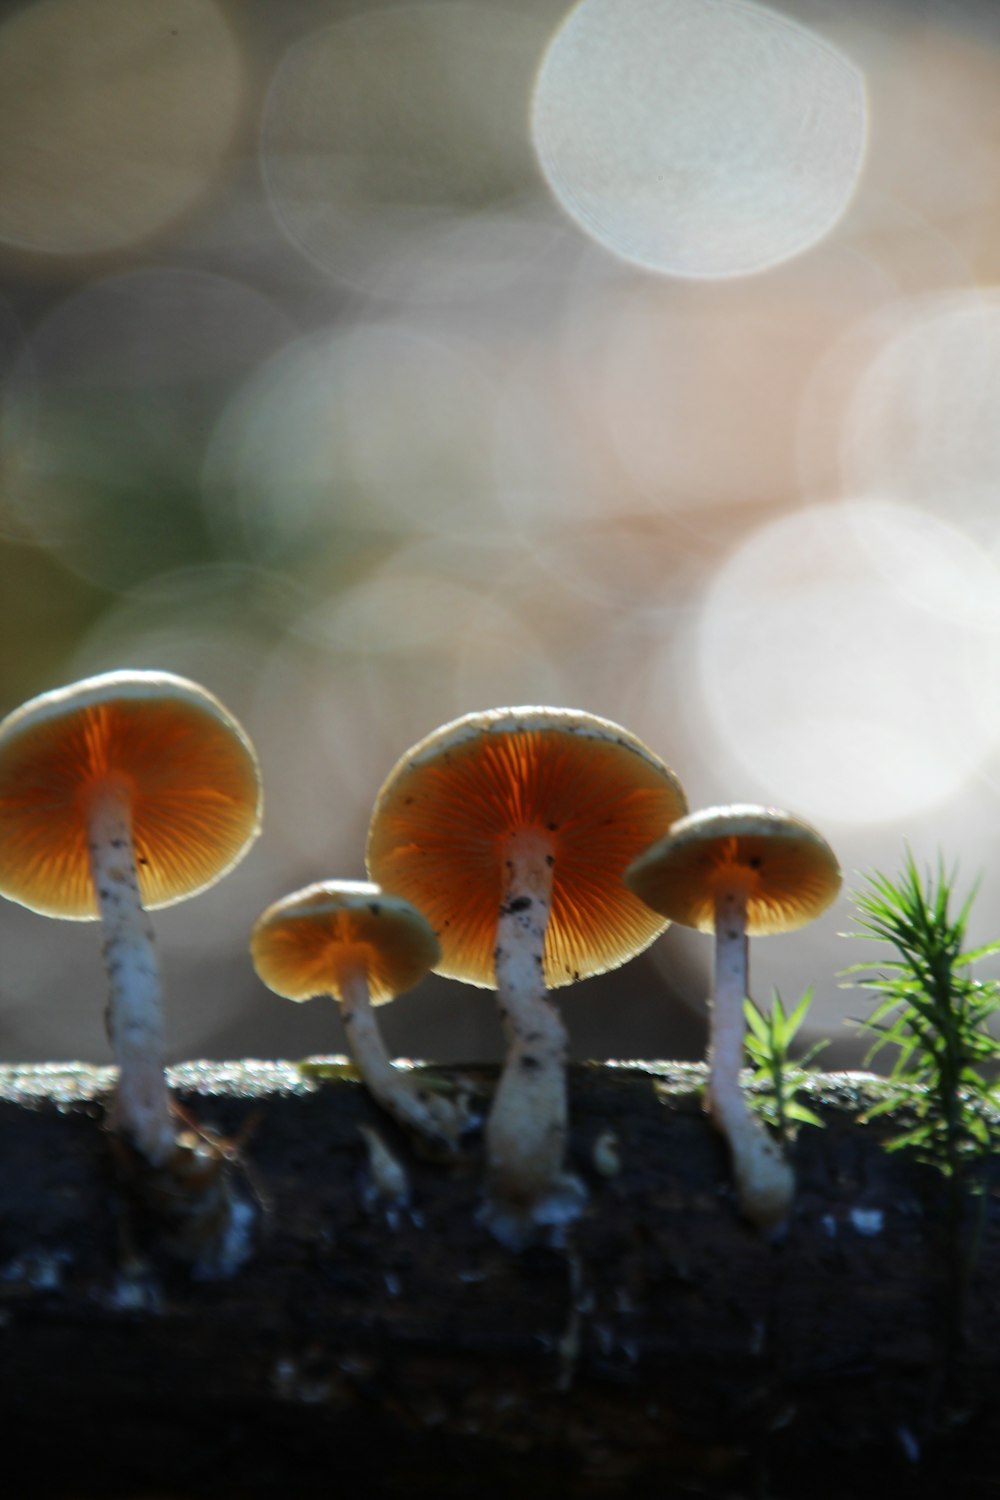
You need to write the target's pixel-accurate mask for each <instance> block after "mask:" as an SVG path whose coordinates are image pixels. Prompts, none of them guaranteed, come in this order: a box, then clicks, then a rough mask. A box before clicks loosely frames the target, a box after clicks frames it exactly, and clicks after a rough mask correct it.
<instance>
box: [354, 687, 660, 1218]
mask: <svg viewBox="0 0 1000 1500" xmlns="http://www.w3.org/2000/svg"><path fill="white" fill-rule="evenodd" d="M686 806H687V804H686V800H685V797H684V792H683V790H682V789H681V786H680V783H679V781H678V780H677V777H676V776H675V775H674V773H673V771H671V770H670V768H669V767H668V766H666V765H664V763H663V762H662V761H661V760H660V759H659V758H658V757H657V756H656V755H654V754H653V752H652V751H651V750H649V749H648V748H647V747H646V746H645V745H644V744H642V742H641V741H640V740H638V739H636V738H635V737H634V736H633V735H631V734H629V733H628V732H627V730H624V729H622V728H620V727H619V726H618V725H617V724H612V723H610V722H609V721H608V720H606V719H600V718H596V717H595V716H593V715H591V714H586V713H580V712H576V711H573V710H570V709H559V708H534V707H532V708H503V709H494V710H492V711H490V712H487V713H477V714H469V715H466V716H465V717H464V718H461V719H458V720H456V721H455V722H454V723H451V724H446V725H445V726H444V727H443V728H442V729H439V730H437V731H436V732H435V733H433V734H431V735H429V736H428V737H427V738H426V739H424V740H422V741H421V742H420V743H419V744H418V745H416V746H414V748H413V749H411V750H408V751H407V752H406V754H405V755H404V756H402V758H401V759H400V760H399V761H398V763H397V764H396V766H395V767H394V769H393V770H392V771H391V772H390V773H389V776H388V778H387V779H386V782H385V784H384V786H383V787H382V789H381V791H380V792H379V794H378V799H377V801H376V804H375V809H374V812H373V814H372V820H371V826H370V828H369V833H368V850H367V861H368V870H369V874H370V875H371V876H372V877H373V878H374V879H376V880H378V881H379V883H380V884H381V885H382V886H383V887H384V888H385V889H386V890H391V891H394V892H398V893H399V894H400V895H401V896H404V897H405V898H406V899H407V900H410V901H412V902H414V904H415V905H417V906H419V907H420V909H421V910H422V911H423V912H425V913H426V915H427V917H428V919H429V921H430V922H431V925H432V926H433V928H434V930H435V932H436V933H437V936H438V940H439V942H440V944H441V959H440V961H439V962H438V963H437V964H436V965H435V968H436V969H437V971H438V973H441V974H446V975H450V976H451V977H453V978H457V979H464V980H466V981H468V982H469V983H471V984H475V985H480V986H484V987H487V988H495V989H496V990H497V998H498V1004H499V1009H500V1016H501V1020H502V1023H503V1026H504V1031H505V1034H506V1037H507V1041H508V1044H509V1045H508V1053H507V1058H506V1061H505V1063H504V1067H503V1070H502V1072H501V1076H500V1081H499V1083H498V1086H497V1090H496V1093H495V1095H494V1098H493V1102H492V1105H491V1108H490V1113H489V1117H488V1120H487V1124H486V1154H487V1194H486V1205H485V1209H484V1219H485V1222H486V1223H487V1224H488V1226H489V1227H490V1228H491V1230H492V1231H493V1233H494V1234H495V1235H496V1236H497V1237H498V1238H499V1239H501V1240H503V1241H505V1242H506V1243H508V1244H510V1245H513V1246H518V1245H520V1244H523V1243H527V1242H528V1241H529V1240H530V1239H531V1238H533V1237H534V1236H535V1235H536V1234H537V1231H538V1227H539V1226H543V1225H558V1224H561V1223H565V1222H568V1221H570V1220H572V1219H573V1218H575V1217H576V1216H577V1215H578V1214H579V1212H580V1210H581V1207H582V1204H583V1201H584V1191H583V1187H582V1184H581V1183H580V1182H579V1181H578V1179H577V1178H576V1177H574V1176H572V1175H570V1174H569V1173H567V1172H565V1171H564V1169H563V1161H564V1155H565V1146H566V1133H567V1116H568V1108H567V1099H566V1057H567V1037H566V1030H565V1027H564V1025H563V1022H562V1020H561V1018H560V1016H559V1013H558V1011H557V1009H556V1007H555V1005H554V1004H553V1003H552V1001H551V1000H550V999H549V997H548V994H547V988H546V987H547V986H557V985H563V984H569V983H571V982H573V981H575V980H577V979H581V978H584V977H585V976H587V975H591V974H599V973H603V972H604V971H605V970H607V969H612V968H615V967H616V966H617V965H619V964H622V963H624V962H625V961H626V960H627V959H629V958H632V957H633V956H634V955H635V954H637V953H639V952H641V951H642V949H644V948H646V947H647V946H648V945H649V944H650V943H651V942H652V941H653V939H654V938H655V937H656V936H657V934H658V933H660V932H661V931H662V930H663V927H664V926H665V925H666V924H665V923H664V922H663V921H662V920H660V919H657V918H656V917H654V916H653V915H652V913H651V912H650V911H649V909H648V908H647V907H645V906H644V905H643V903H642V902H640V901H639V900H637V899H636V898H635V897H634V896H633V895H632V894H631V892H629V891H627V890H626V889H625V887H624V885H623V884H622V880H621V875H622V871H623V870H624V868H625V866H626V865H627V864H628V863H629V861H630V860H631V859H633V858H634V857H635V855H636V854H637V853H638V852H639V850H640V849H642V848H644V847H645V846H646V844H647V843H648V841H649V840H650V838H656V837H658V836H659V835H660V834H661V833H663V832H665V831H666V829H667V828H668V827H669V825H670V824H671V822H673V820H674V819H675V818H676V817H677V816H678V815H679V814H680V813H682V812H684V811H685V810H686Z"/></svg>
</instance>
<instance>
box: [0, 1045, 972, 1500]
mask: <svg viewBox="0 0 1000 1500" xmlns="http://www.w3.org/2000/svg"><path fill="white" fill-rule="evenodd" d="M435 1071H436V1072H437V1073H438V1074H441V1075H451V1074H462V1075H463V1076H464V1077H466V1078H469V1079H471V1080H472V1081H473V1082H474V1084H475V1085H476V1087H477V1088H479V1089H481V1090H482V1092H483V1094H484V1097H485V1096H486V1095H488V1092H489V1090H490V1088H491V1087H492V1084H493V1081H494V1079H495V1070H492V1069H488V1068H479V1069H476V1068H464V1069H450V1068H449V1069H438V1070H435ZM332 1073H333V1075H334V1076H332V1077H329V1078H317V1077H315V1076H306V1075H305V1074H304V1073H303V1071H302V1070H301V1069H300V1068H297V1067H295V1066H293V1065H292V1064H289V1063H275V1062H252V1061H246V1062H240V1063H231V1064H209V1063H191V1064H186V1065H185V1066H183V1067H180V1068H177V1069H174V1070H172V1083H173V1086H174V1088H175V1090H176V1094H177V1098H178V1100H179V1102H180V1104H181V1105H182V1106H183V1108H184V1110H185V1111H186V1112H188V1113H189V1114H190V1115H191V1116H192V1117H195V1118H196V1119H197V1120H198V1121H199V1122H200V1124H201V1125H202V1126H203V1127H204V1128H206V1129H209V1128H210V1129H212V1130H214V1131H217V1132H220V1133H221V1134H222V1135H223V1136H225V1137H227V1138H229V1139H231V1140H233V1141H236V1142H241V1145H240V1148H239V1151H238V1154H237V1153H236V1151H235V1148H234V1153H233V1160H232V1162H231V1164H230V1166H229V1167H228V1168H227V1173H228V1175H229V1182H230V1185H231V1189H232V1192H233V1195H234V1201H236V1202H237V1203H239V1204H240V1205H242V1208H241V1213H242V1219H243V1226H244V1228H245V1229H246V1230H247V1231H248V1237H247V1238H246V1239H245V1242H244V1243H243V1245H242V1247H241V1249H240V1252H239V1253H238V1254H236V1255H234V1257H233V1261H232V1264H231V1265H230V1266H229V1267H228V1268H226V1267H224V1266H220V1265H218V1264H216V1265H214V1266H213V1265H206V1264H198V1263H197V1262H195V1263H193V1264H188V1263H185V1262H183V1261H182V1260H180V1259H178V1258H177V1257H176V1256H175V1255H172V1254H170V1253H167V1251H166V1249H165V1248H164V1245H163V1243H162V1242H161V1240H160V1239H159V1238H158V1230H157V1227H156V1222H155V1220H153V1221H151V1220H150V1219H149V1218H148V1216H147V1217H144V1216H143V1214H142V1213H140V1212H138V1211H137V1209H136V1203H135V1200H134V1198H133V1197H132V1196H130V1190H129V1186H128V1181H127V1179H123V1177H122V1172H121V1162H120V1153H116V1152H115V1151H114V1150H113V1149H112V1143H111V1139H110V1137H109V1136H108V1134H107V1132H106V1131H105V1129H104V1127H103V1107H102V1102H101V1101H102V1099H103V1098H104V1097H105V1096H106V1094H107V1091H108V1089H109V1087H110V1085H111V1082H112V1077H111V1074H110V1071H109V1070H107V1069H94V1068H89V1067H85V1066H83V1065H47V1066H34V1067H27V1066H25V1067H8V1068H3V1069H0V1160H2V1163H3V1168H2V1179H0V1392H2V1394H3V1412H4V1417H5V1420H4V1428H3V1439H4V1461H5V1462H4V1468H5V1472H6V1473H7V1474H11V1473H15V1474H16V1473H19V1472H23V1473H26V1474H30V1476H31V1478H30V1489H29V1488H25V1489H23V1491H18V1493H25V1494H29V1493H30V1495H31V1496H32V1497H33V1500H96V1497H98V1496H100V1497H102V1500H103V1497H122V1500H167V1497H172V1500H181V1497H184V1500H187V1497H199V1500H200V1497H209V1496H213V1497H223V1500H264V1497H268V1500H270V1497H275V1496H278V1495H281V1496H286V1495H287V1496H291V1495H294V1496H296V1497H300V1496H309V1495H312V1494H313V1493H317V1494H320V1493H322V1494H323V1495H328V1494H330V1493H334V1492H337V1493H339V1492H341V1487H342V1485H343V1483H344V1481H345V1480H358V1481H360V1482H362V1483H363V1484H365V1486H366V1491H365V1493H367V1494H369V1495H385V1496H390V1497H392V1496H403V1495H404V1494H405V1495H406V1496H408V1497H410V1496H414V1495H417V1496H422V1495H434V1496H436V1497H441V1496H444V1497H447V1496H450V1495H467V1494H475V1495H476V1496H477V1497H485V1500H490V1497H494V1496H495V1497H500V1496H504V1497H507V1496H510V1495H511V1494H512V1493H516V1494H517V1495H518V1496H522V1495H523V1496H524V1497H525V1500H527V1497H531V1496H540V1495H545V1496H549V1495H555V1494H557V1493H558V1494H559V1495H566V1494H571V1495H580V1496H586V1497H589V1496H595V1497H597V1496H601V1497H608V1496H616V1495H619V1494H620V1495H626V1494H628V1495H641V1494H643V1493H657V1494H664V1493H670V1494H676V1495H687V1494H691V1495H702V1496H705V1495H707V1496H716V1495H717V1496H720V1497H721V1496H730V1497H731V1496H741V1495H747V1496H756V1495H768V1496H771V1497H781V1496H785V1495H788V1496H789V1497H791V1496H796V1497H799V1496H801V1495H802V1494H804V1493H809V1494H810V1495H812V1496H816V1495H820V1496H821V1495H825V1494H830V1495H834V1494H836V1495H842V1494H843V1493H844V1492H845V1489H847V1488H848V1487H850V1488H851V1489H856V1488H857V1475H858V1472H859V1467H858V1466H859V1464H863V1465H864V1468H865V1471H866V1475H867V1479H866V1487H867V1485H868V1484H869V1483H870V1484H871V1485H875V1484H881V1483H885V1484H886V1485H894V1486H896V1487H897V1488H898V1487H899V1486H900V1485H904V1486H905V1487H906V1488H905V1492H906V1494H907V1495H914V1494H919V1493H924V1492H926V1493H927V1494H930V1493H940V1489H941V1486H942V1484H943V1483H944V1482H945V1480H947V1483H948V1485H949V1486H950V1488H951V1489H952V1490H953V1491H955V1492H956V1493H962V1494H963V1495H964V1496H970V1495H975V1494H976V1493H979V1490H978V1489H977V1486H982V1487H983V1489H984V1490H985V1488H986V1487H987V1485H988V1484H989V1482H990V1480H992V1481H993V1483H995V1480H996V1471H997V1461H996V1458H995V1436H994V1434H995V1431H996V1419H997V1413H998V1396H1000V1355H998V1349H1000V1306H998V1304H1000V1293H998V1290H997V1288H998V1286H1000V1277H998V1271H1000V1206H998V1201H997V1195H996V1192H995V1191H993V1190H990V1191H987V1192H986V1193H985V1194H984V1195H981V1196H980V1197H979V1198H978V1199H976V1200H974V1201H970V1203H969V1204H968V1218H967V1220H966V1221H965V1222H963V1223H962V1224H959V1225H957V1226H956V1225H955V1224H953V1223H950V1222H949V1218H948V1212H947V1203H948V1196H947V1193H946V1191H945V1188H946V1184H945V1183H944V1179H943V1178H942V1177H941V1176H940V1174H939V1173H938V1172H936V1171H935V1170H934V1169H933V1168H930V1167H927V1166H925V1165H922V1164H921V1163H920V1162H918V1161H916V1160H915V1159H914V1158H913V1156H912V1155H911V1154H910V1153H907V1152H896V1153H893V1154H889V1153H887V1152H886V1151H885V1150H884V1149H883V1147H884V1142H885V1139H886V1137H887V1135H888V1134H889V1133H890V1132H891V1131H893V1130H894V1129H895V1128H897V1126H898V1121H894V1120H893V1119H892V1117H891V1116H887V1117H880V1118H879V1119H877V1120H876V1121H874V1122H873V1123H871V1124H868V1125H864V1124H859V1123H858V1120H857V1116H858V1114H859V1112H860V1111H861V1110H863V1108H864V1106H865V1104H866V1103H870V1102H871V1099H872V1097H874V1096H875V1095H876V1094H877V1092H878V1090H879V1088H880V1087H884V1085H880V1084H879V1082H878V1080H875V1079H873V1078H871V1077H870V1076H869V1075H858V1074H829V1075H822V1074H817V1075H814V1078H813V1080H812V1082H811V1083H810V1085H809V1087H808V1090H807V1093H806V1095H805V1098H806V1101H807V1102H808V1103H809V1105H810V1107H811V1108H812V1109H814V1110H815V1111H816V1112H817V1113H818V1114H819V1115H820V1116H821V1118H822V1119H823V1120H824V1125H825V1128H823V1129H818V1128H815V1127H809V1126H804V1127H802V1128H801V1130H800V1132H799V1134H798V1137H797V1139H796V1140H795V1142H794V1144H793V1146H792V1149H791V1154H792V1157H793V1161H794V1165H795V1170H796V1173H797V1177H798V1192H797V1197H796V1203H795V1211H794V1216H793V1218H792V1221H791V1223H790V1225H789V1227H788V1230H787V1233H786V1234H785V1235H784V1237H783V1238H780V1239H779V1240H777V1241H771V1240H768V1239H766V1238H763V1237H762V1236H761V1235H760V1234H759V1233H757V1232H755V1231H754V1230H753V1229H752V1228H751V1227H750V1226H749V1225H747V1224H746V1223H745V1222H744V1221H743V1220H742V1219H741V1218H740V1215H739V1212H738V1207H737V1203H736V1199H735V1196H734V1192H733V1188H732V1184H731V1181H730V1177H729V1171H728V1163H727V1160H726V1154H725V1149H724V1145H723V1143H722V1141H721V1140H720V1138H719V1137H718V1136H717V1135H716V1133H715V1132H714V1131H713V1129H712V1127H711V1126H710V1124H709V1123H708V1121H707V1120H706V1118H705V1117H704V1115H703V1113H702V1110H701V1107H700V1093H699V1091H700V1088H701V1085H702V1083H703V1080H704V1072H703V1070H702V1069H700V1068H698V1067H695V1066H684V1065H670V1064H656V1063H629V1064H582V1065H575V1066H574V1067H573V1069H572V1071H571V1078H570V1098H571V1114H572V1141H571V1165H572V1167H573V1169H574V1170H575V1171H577V1172H579V1173H580V1175H581V1176H582V1177H583V1178H584V1179H585V1180H586V1183H587V1186H588V1189H589V1193H590V1201H589V1207H588V1210H587V1212H586V1214H585V1215H584V1217H583V1218H582V1219H581V1220H580V1221H579V1222H578V1223H577V1224H576V1225H574V1226H573V1227H572V1229H571V1230H568V1231H565V1232H564V1235H563V1239H562V1242H561V1243H560V1242H558V1240H557V1241H556V1242H553V1243H550V1244H542V1245H538V1246H535V1247H532V1248H530V1249H527V1250H524V1251H521V1252H519V1253H514V1252H512V1251H509V1250H507V1249H505V1248H504V1247H502V1246H501V1245H499V1244H497V1243H496V1242H494V1241H493V1240H492V1239H491V1237H490V1236H489V1235H488V1234H487V1233H486V1231H485V1230H484V1229H483V1228H482V1226H481V1225H480V1224H479V1222H478V1220H477V1207H478V1204H479V1199H480V1183H481V1173H482V1154H481V1144H480V1142H479V1141H478V1140H476V1139H473V1140H472V1141H471V1142H470V1143H469V1145H468V1147H467V1148H466V1149H464V1150H463V1152H462V1154H461V1156H460V1158H459V1159H458V1160H457V1161H455V1162H452V1163H449V1164H443V1163H441V1162H436V1161H432V1160H427V1159H424V1158H422V1157H421V1156H420V1155H419V1154H418V1153H416V1152H415V1151H414V1150H413V1149H412V1148H411V1146H410V1145H409V1143H408V1142H407V1141H406V1140H405V1139H404V1138H403V1136H402V1135H401V1134H400V1132H399V1131H398V1130H397V1129H396V1127H395V1126H394V1125H393V1124H392V1123H391V1122H389V1121H388V1120H387V1118H386V1117H385V1116H384V1115H382V1114H381V1113H380V1112H379V1111H378V1110H377V1108H376V1107H375V1106H374V1105H373V1103H372V1102H371V1100H370V1099H369V1097H368V1095H367V1093H366V1091H365V1090H364V1089H363V1088H362V1087H361V1086H360V1085H359V1084H358V1083H357V1082H356V1081H355V1080H354V1079H353V1078H352V1076H351V1074H350V1070H349V1069H346V1068H337V1067H334V1068H333V1069H332ZM373 1130H374V1131H375V1132H377V1136H376V1138H375V1139H376V1141H377V1142H382V1143H384V1145H385V1146H386V1147H387V1148H388V1150H389V1152H390V1153H391V1155H392V1158H393V1160H394V1161H395V1162H396V1163H397V1164H398V1165H399V1166H400V1167H402V1169H403V1170H404V1172H405V1175H406V1180H407V1182H408V1188H409V1196H408V1200H407V1201H405V1202H404V1201H402V1200H399V1199H393V1198H392V1197H391V1196H387V1189H386V1188H385V1186H384V1185H383V1188H382V1189H381V1190H380V1189H379V1187H378V1182H379V1180H380V1179H379V1176H378V1173H376V1172H374V1171H373V1164H372V1155H371V1141H372V1137H371V1136H370V1132H371V1131H373ZM365 1131H367V1132H369V1134H368V1136H367V1137H366V1134H365ZM609 1133H610V1134H609ZM616 1168H618V1169H617V1170H616ZM383 1184H384V1179H383ZM974 1232H975V1233H976V1235H977V1236H978V1238H977V1240H976V1248H975V1257H974V1264H973V1266H972V1270H971V1274H970V1276H969V1278H968V1286H967V1288H965V1289H963V1288H962V1287H961V1286H960V1285H959V1278H956V1274H955V1267H956V1264H957V1260H956V1254H955V1252H956V1248H957V1249H958V1250H959V1251H960V1252H961V1253H963V1254H964V1252H965V1250H966V1248H967V1247H968V1246H970V1245H972V1243H973V1241H972V1235H973V1233H974ZM807 1486H808V1488H807ZM925 1487H926V1488H925Z"/></svg>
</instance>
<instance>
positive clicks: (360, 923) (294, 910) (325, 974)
mask: <svg viewBox="0 0 1000 1500" xmlns="http://www.w3.org/2000/svg"><path fill="white" fill-rule="evenodd" d="M250 953H251V956H252V958H253V964H254V968H255V969H256V970H257V973H258V975H259V977H260V978H261V979H262V980H263V981H264V983H265V984H266V985H267V987H268V989H271V990H274V992H275V994H277V995H283V996H284V997H285V998H286V999H287V1000H311V999H312V998H313V996H314V995H333V996H334V997H335V999H336V1000H337V1001H338V1003H339V1005H340V1018H341V1020H342V1021H343V1023H344V1030H345V1032H346V1033H347V1041H348V1045H349V1047H350V1051H351V1055H352V1057H353V1058H354V1060H355V1062H356V1064H357V1067H358V1071H359V1072H360V1074H361V1076H362V1078H363V1079H364V1081H365V1083H366V1084H367V1085H368V1088H369V1089H370V1090H371V1092H372V1094H373V1095H374V1097H375V1098H376V1099H377V1100H378V1102H379V1104H381V1105H382V1107H383V1109H385V1110H387V1111H388V1112H389V1114H391V1115H393V1116H394V1118H395V1119H397V1120H398V1121H399V1123H400V1124H401V1125H404V1126H407V1127H408V1128H409V1129H411V1130H414V1131H416V1132H417V1134H418V1135H419V1136H420V1137H421V1138H422V1139H423V1140H425V1141H426V1142H427V1143H428V1144H429V1145H431V1146H433V1147H434V1148H436V1149H438V1150H444V1151H447V1152H453V1151H454V1150H455V1147H456V1144H457V1142H458V1138H459V1136H460V1135H461V1133H462V1131H463V1130H466V1129H468V1128H469V1126H470V1124H471V1120H470V1117H469V1114H468V1111H467V1109H466V1106H465V1103H464V1101H462V1100H451V1099H447V1098H444V1097H442V1096H441V1095H438V1094H433V1093H431V1092H429V1091H428V1090H427V1089H425V1088H423V1087H422V1086H421V1085H420V1083H418V1082H416V1081H415V1080H414V1079H413V1078H411V1077H409V1076H408V1075H407V1074H405V1073H402V1072H401V1071H400V1070H399V1069H398V1068H396V1067H394V1066H393V1064H392V1062H391V1061H390V1059H389V1055H388V1053H387V1052H386V1050H385V1044H384V1042H383V1041H382V1037H381V1035H380V1033H379V1029H378V1026H377V1024H376V1021H375V1016H374V1014H373V1011H372V1006H373V1005H381V1004H385V1003H386V1002H387V1001H389V1000H393V999H395V997H396V996H397V995H400V994H402V993H403V991H404V990H408V989H412V987H413V986H414V985H415V984H416V983H417V982H418V981H419V980H421V979H422V978H423V977H424V975H425V974H426V973H428V971H429V970H430V969H431V967H432V966H433V965H434V964H435V963H436V962H437V959H438V956H439V953H440V949H439V948H438V943H437V939H436V938H435V936H434V932H433V929H432V928H431V927H430V925H429V923H428V922H427V921H426V919H425V918H424V917H423V916H421V914H420V912H419V911H418V910H417V909H416V907H414V906H411V905H410V903H409V902H408V901H403V900H401V899H400V898H399V897H398V896H388V895H386V894H385V892H384V891H381V890H380V889H379V887H378V886H377V885H370V884H368V883H367V882H366V881H360V880H328V881H321V882H319V883H318V884H316V885H309V886H306V887H305V888H304V889H303V890H300V891H293V892H292V894H291V895H289V896H284V897H283V898H282V899H281V900H280V901H275V902H274V904H273V905H272V906H269V907H268V908H267V910H266V911H265V912H262V914H261V915H260V916H259V917H258V918H257V921H256V922H255V924H254V928H253V933H252V934H251V938H250Z"/></svg>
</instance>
